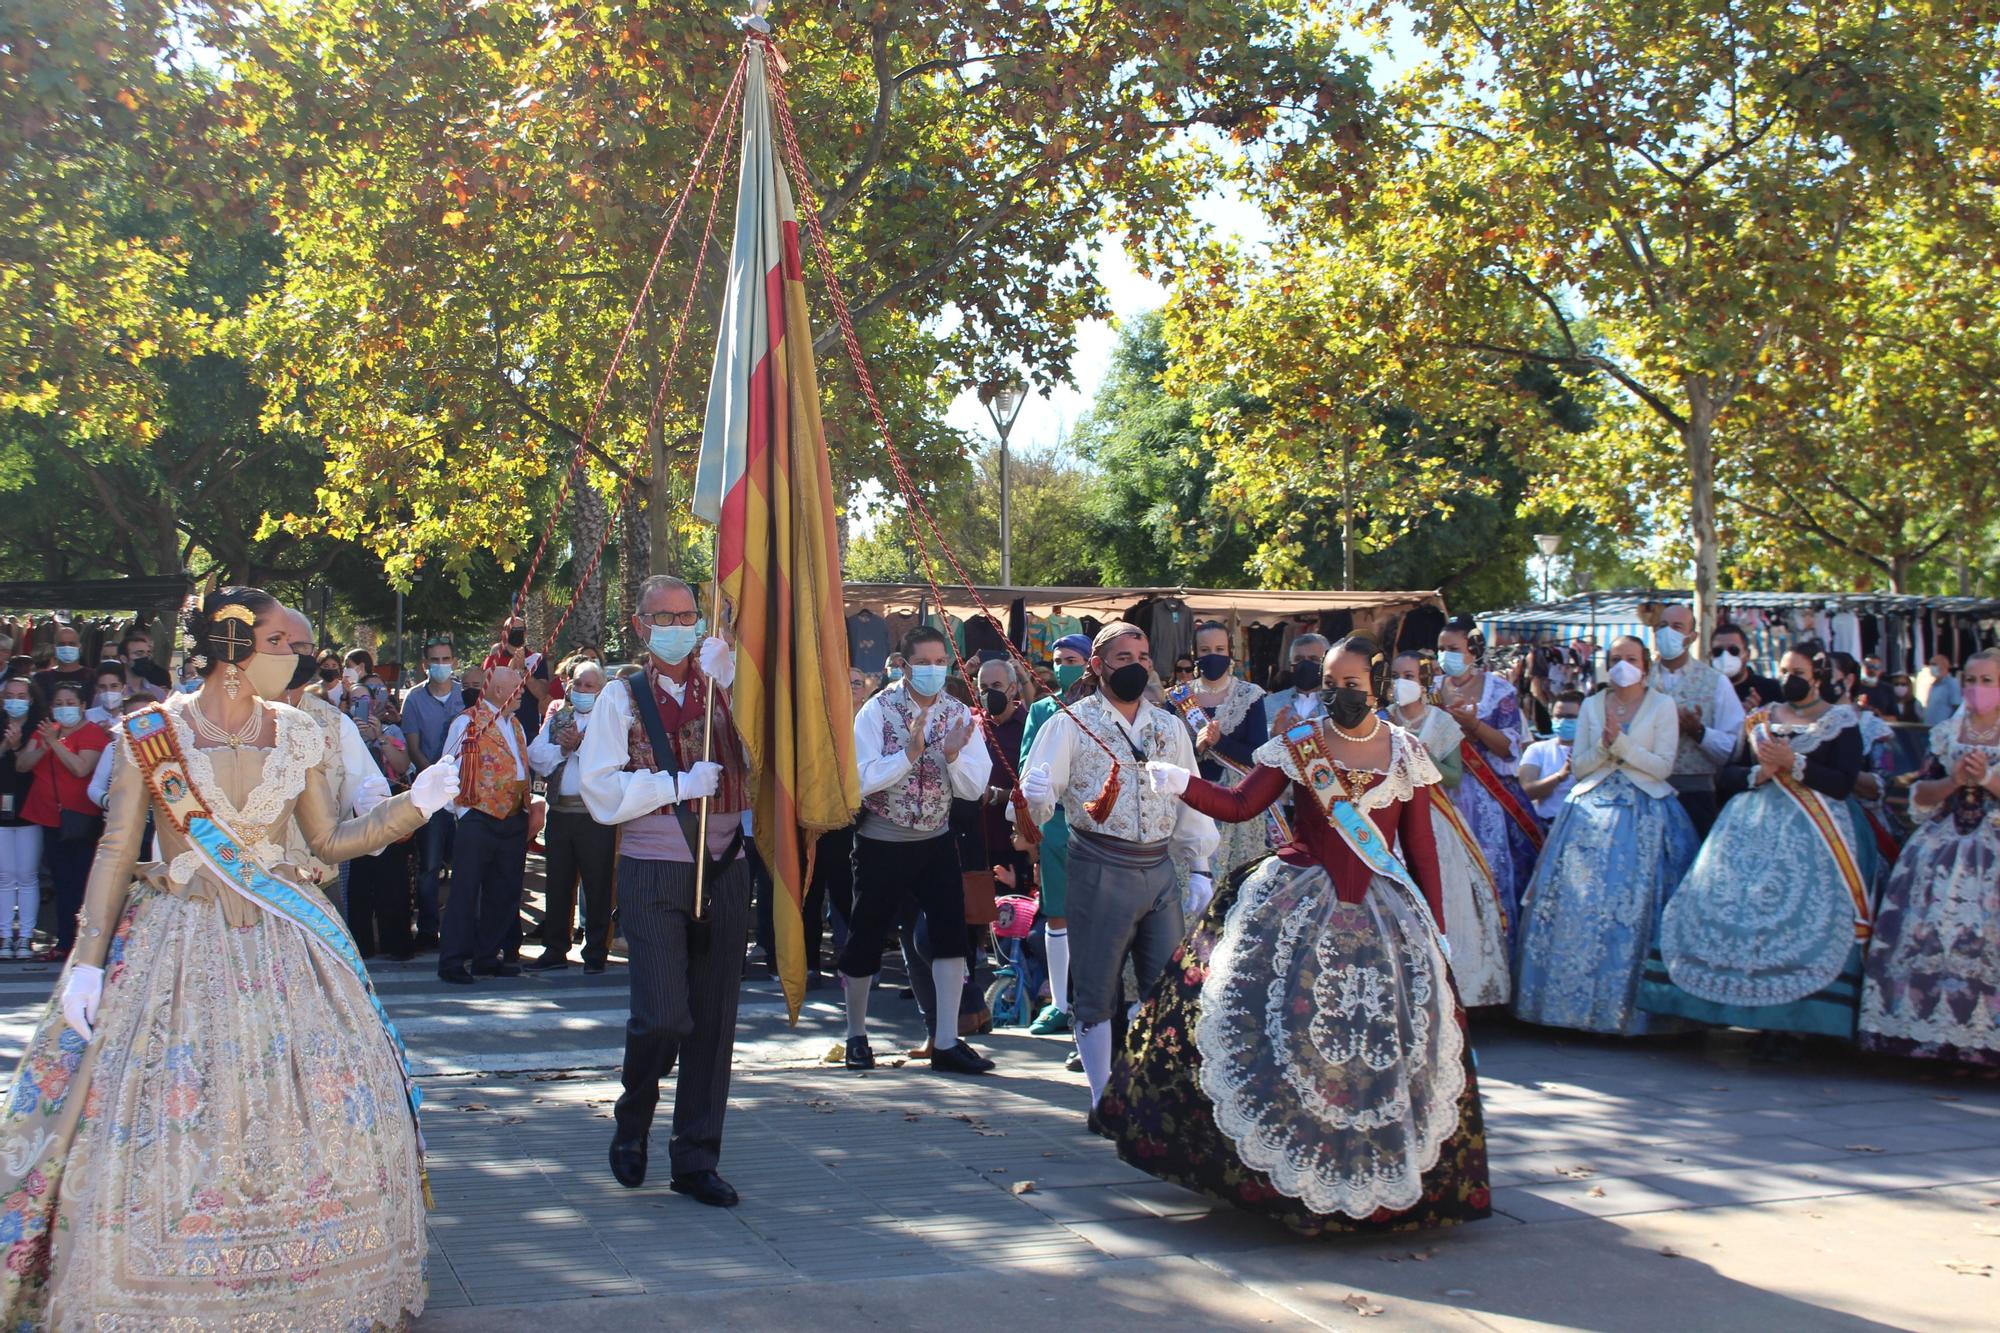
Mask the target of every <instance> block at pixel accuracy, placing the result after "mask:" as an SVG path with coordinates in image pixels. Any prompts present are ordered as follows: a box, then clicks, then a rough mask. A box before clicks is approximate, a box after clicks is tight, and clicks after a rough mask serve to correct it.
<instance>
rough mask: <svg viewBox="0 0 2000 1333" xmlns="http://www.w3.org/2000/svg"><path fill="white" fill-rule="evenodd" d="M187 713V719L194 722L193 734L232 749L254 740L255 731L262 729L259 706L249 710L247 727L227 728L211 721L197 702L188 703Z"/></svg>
mask: <svg viewBox="0 0 2000 1333" xmlns="http://www.w3.org/2000/svg"><path fill="white" fill-rule="evenodd" d="M187 714H188V721H189V722H191V723H193V724H194V734H195V735H197V736H199V737H201V738H202V739H203V740H205V741H214V742H215V743H216V744H218V745H227V746H228V747H229V748H230V749H232V750H240V749H242V748H243V747H244V746H245V745H248V744H249V743H250V742H252V741H254V740H256V739H257V733H258V732H260V731H262V730H263V729H264V710H263V709H262V708H261V707H259V708H252V709H251V710H250V721H249V723H248V726H247V728H245V727H236V728H229V727H224V726H222V725H221V724H220V723H217V722H211V721H210V720H209V718H208V715H207V714H205V713H203V712H202V711H201V705H200V704H197V703H189V704H188V706H187Z"/></svg>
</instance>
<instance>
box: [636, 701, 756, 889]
mask: <svg viewBox="0 0 2000 1333" xmlns="http://www.w3.org/2000/svg"><path fill="white" fill-rule="evenodd" d="M625 683H626V685H627V686H628V687H629V688H630V689H631V691H632V707H633V709H634V710H635V711H636V712H637V713H638V714H639V725H640V726H642V727H644V728H645V730H646V743H647V744H648V745H650V746H652V747H653V767H654V768H655V769H657V770H658V771H660V772H662V773H669V774H673V775H675V776H679V774H680V769H679V768H678V767H677V766H676V764H675V760H674V747H673V746H672V745H671V744H669V743H668V740H667V724H666V720H665V719H664V718H662V717H661V716H660V701H659V700H658V699H656V698H654V697H653V682H652V678H651V677H650V676H649V675H648V674H647V673H646V672H644V671H641V672H640V673H639V674H638V675H636V676H627V677H626V678H625ZM674 818H675V819H677V820H678V821H680V826H681V836H682V837H683V838H684V839H686V840H687V845H688V856H689V857H690V858H693V857H695V856H701V857H703V858H704V859H706V860H707V861H708V863H709V865H711V866H724V865H727V864H729V863H730V862H731V861H734V860H735V859H736V855H737V853H738V852H740V851H741V850H742V848H743V824H742V821H740V820H739V821H738V822H737V825H736V836H735V837H734V838H732V839H730V841H729V846H728V847H727V848H725V849H724V850H723V853H722V855H721V856H719V857H712V856H709V855H708V847H707V846H706V845H705V844H704V843H703V842H702V840H701V824H700V821H699V820H697V819H696V818H695V815H694V811H692V810H690V809H688V802H686V801H676V802H675V803H674ZM697 848H698V849H699V850H697Z"/></svg>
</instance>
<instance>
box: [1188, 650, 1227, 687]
mask: <svg viewBox="0 0 2000 1333" xmlns="http://www.w3.org/2000/svg"><path fill="white" fill-rule="evenodd" d="M1194 669H1195V670H1196V671H1197V672H1199V673H1200V674H1201V678H1202V679H1203V680H1221V679H1222V678H1223V677H1224V676H1227V675H1228V674H1229V654H1228V653H1203V654H1202V655H1201V656H1200V657H1198V658H1196V659H1195V663H1194Z"/></svg>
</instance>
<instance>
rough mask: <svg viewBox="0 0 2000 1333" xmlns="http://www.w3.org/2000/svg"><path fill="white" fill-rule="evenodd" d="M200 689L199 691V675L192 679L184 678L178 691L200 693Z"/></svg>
mask: <svg viewBox="0 0 2000 1333" xmlns="http://www.w3.org/2000/svg"><path fill="white" fill-rule="evenodd" d="M200 691H201V677H200V676H196V677H195V678H194V679H192V680H184V681H182V682H181V683H180V692H181V693H182V694H198V693H200Z"/></svg>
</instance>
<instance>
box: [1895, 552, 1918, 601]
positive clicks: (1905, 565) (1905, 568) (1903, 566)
mask: <svg viewBox="0 0 2000 1333" xmlns="http://www.w3.org/2000/svg"><path fill="white" fill-rule="evenodd" d="M1915 564H1916V560H1915V559H1914V558H1912V557H1910V556H1908V555H1892V556H1890V557H1889V591H1890V592H1893V593H1905V592H1908V591H1909V590H1910V569H1911V567H1912V566H1914V565H1915Z"/></svg>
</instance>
